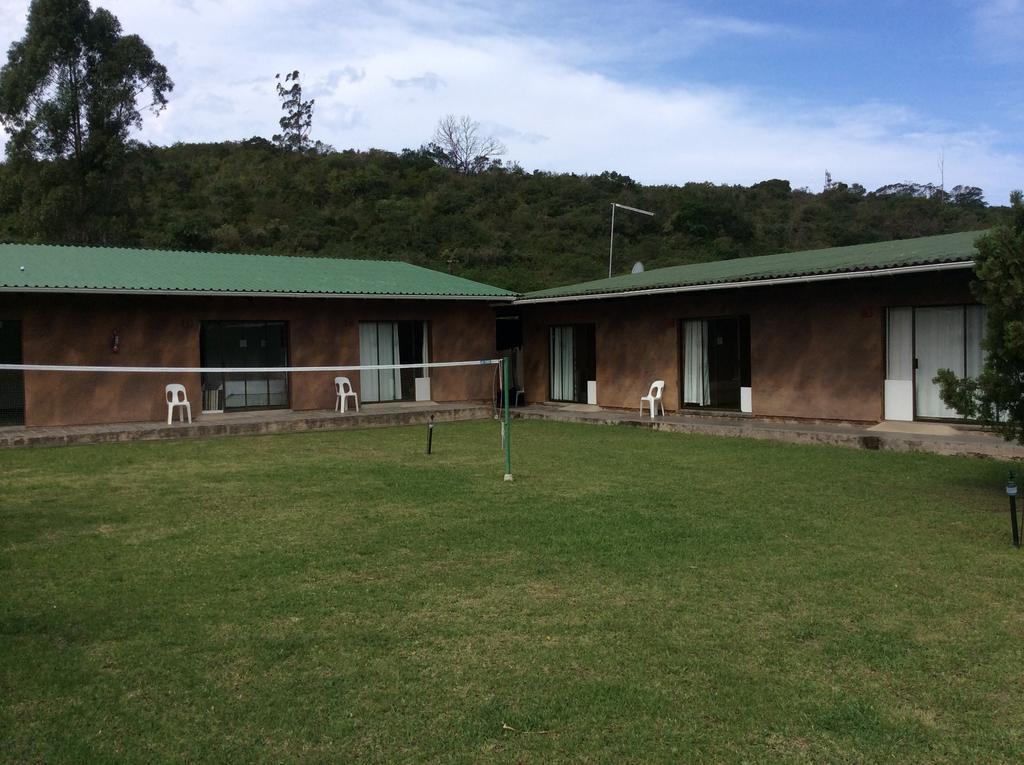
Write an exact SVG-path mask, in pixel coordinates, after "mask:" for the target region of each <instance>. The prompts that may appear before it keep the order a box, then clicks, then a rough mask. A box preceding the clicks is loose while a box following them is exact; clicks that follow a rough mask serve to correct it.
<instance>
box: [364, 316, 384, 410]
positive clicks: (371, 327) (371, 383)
mask: <svg viewBox="0 0 1024 765" xmlns="http://www.w3.org/2000/svg"><path fill="white" fill-rule="evenodd" d="M359 363H360V364H361V365H364V366H365V365H370V364H379V363H380V362H379V361H377V323H376V322H373V321H363V322H360V323H359ZM359 394H360V396H361V397H362V399H363V401H364V402H370V401H380V386H379V385H378V384H377V370H375V369H363V370H360V372H359Z"/></svg>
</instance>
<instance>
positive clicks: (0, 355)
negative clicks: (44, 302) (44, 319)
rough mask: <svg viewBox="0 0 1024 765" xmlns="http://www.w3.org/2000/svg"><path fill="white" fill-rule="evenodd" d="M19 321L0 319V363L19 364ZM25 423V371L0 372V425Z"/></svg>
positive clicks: (20, 360)
mask: <svg viewBox="0 0 1024 765" xmlns="http://www.w3.org/2000/svg"><path fill="white" fill-rule="evenodd" d="M21 363H22V356H21V322H20V321H13V320H9V319H4V320H0V364H21ZM24 424H25V373H24V372H0V425H24Z"/></svg>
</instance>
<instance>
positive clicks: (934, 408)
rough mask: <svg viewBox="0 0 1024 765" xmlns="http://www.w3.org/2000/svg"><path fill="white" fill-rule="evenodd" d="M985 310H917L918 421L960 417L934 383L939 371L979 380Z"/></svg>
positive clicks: (915, 351)
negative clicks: (948, 371) (949, 370)
mask: <svg viewBox="0 0 1024 765" xmlns="http://www.w3.org/2000/svg"><path fill="white" fill-rule="evenodd" d="M984 326H985V309H984V308H983V307H982V306H979V305H969V306H963V305H958V306H940V307H934V308H915V309H914V355H915V359H916V369H917V373H916V375H915V388H914V396H915V412H916V414H917V416H918V417H925V418H954V417H958V416H959V415H958V414H957V413H956V411H955V410H953V409H950V408H949V407H948V406H946V404H945V403H944V402H943V400H942V397H941V396H940V395H939V386H938V385H936V384H935V383H934V382H932V380H934V378H935V376H936V375H937V374H938V373H939V370H940V369H951V370H952V371H953V373H954V374H956V375H957V377H964V376H967V377H976V376H977V375H978V373H979V372H981V366H982V363H983V360H984V357H983V352H982V348H981V339H982V335H983V333H984Z"/></svg>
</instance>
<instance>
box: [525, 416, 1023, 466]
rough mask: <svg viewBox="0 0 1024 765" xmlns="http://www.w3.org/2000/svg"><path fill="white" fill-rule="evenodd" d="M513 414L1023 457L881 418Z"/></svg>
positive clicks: (941, 427) (958, 433) (1014, 448)
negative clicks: (859, 421) (873, 421)
mask: <svg viewBox="0 0 1024 765" xmlns="http://www.w3.org/2000/svg"><path fill="white" fill-rule="evenodd" d="M513 412H514V416H515V417H516V418H518V419H523V420H552V421H556V422H579V423H588V424H593V425H625V426H631V427H638V428H650V429H652V430H660V431H667V432H674V433H703V434H706V435H713V436H733V437H737V436H738V437H742V438H757V439H763V440H769V441H782V442H787V443H802V444H826V445H829V446H845V447H848V448H853V449H874V450H884V451H896V452H930V453H933V454H946V455H953V456H971V457H991V458H994V459H1001V460H1024V446H1019V445H1017V444H1013V443H1008V442H1006V441H1004V440H1003V439H1002V438H1000V437H999V436H997V435H994V434H992V433H988V432H985V431H982V430H980V429H978V428H976V427H971V426H968V425H959V424H946V423H932V422H882V423H879V424H877V425H871V426H868V425H854V424H843V423H815V422H796V421H784V420H769V419H763V418H756V417H751V416H750V415H742V414H737V413H721V414H710V413H701V414H690V413H687V414H675V413H673V414H669V415H659V416H657V417H655V418H653V419H652V418H651V417H650V416H649V415H647V414H645V415H644V416H643V417H641V416H640V415H639V413H638V412H636V411H624V410H616V409H601V408H600V407H596V406H587V405H583V404H564V405H563V404H531V405H530V406H525V407H519V408H517V409H514V410H513Z"/></svg>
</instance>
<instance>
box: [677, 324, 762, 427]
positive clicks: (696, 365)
mask: <svg viewBox="0 0 1024 765" xmlns="http://www.w3.org/2000/svg"><path fill="white" fill-rule="evenodd" d="M681 334H682V344H683V349H682V360H683V385H682V395H683V406H706V407H712V408H715V409H740V404H741V390H742V389H743V388H749V387H750V319H749V317H747V316H727V317H724V318H715V319H688V320H686V321H684V322H683V323H682V333H681Z"/></svg>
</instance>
